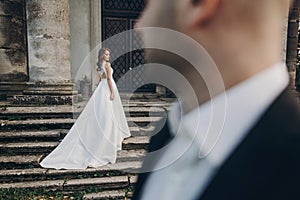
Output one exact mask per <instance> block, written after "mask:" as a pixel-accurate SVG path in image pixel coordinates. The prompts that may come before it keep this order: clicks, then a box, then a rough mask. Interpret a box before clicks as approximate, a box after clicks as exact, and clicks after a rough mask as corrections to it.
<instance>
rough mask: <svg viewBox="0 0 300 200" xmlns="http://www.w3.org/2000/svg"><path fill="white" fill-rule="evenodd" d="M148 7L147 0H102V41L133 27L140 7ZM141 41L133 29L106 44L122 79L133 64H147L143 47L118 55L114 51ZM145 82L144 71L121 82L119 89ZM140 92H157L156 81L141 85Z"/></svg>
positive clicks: (117, 77) (113, 65) (123, 50)
mask: <svg viewBox="0 0 300 200" xmlns="http://www.w3.org/2000/svg"><path fill="white" fill-rule="evenodd" d="M144 7H145V0H102V39H103V41H104V40H106V39H108V38H110V37H111V36H113V35H115V34H118V33H121V32H123V31H126V30H130V29H133V28H134V24H135V23H136V21H137V18H138V17H139V15H140V13H141V11H142V10H143V9H144ZM141 42H142V40H141V38H140V37H139V36H138V34H135V33H134V32H132V33H131V34H130V35H129V34H127V35H123V34H122V35H121V36H120V37H117V38H116V39H115V40H113V41H110V42H109V43H107V44H106V47H108V48H110V49H111V50H112V58H111V59H112V60H114V62H113V63H112V67H113V69H114V79H115V80H116V81H120V80H119V79H120V78H121V77H122V75H123V74H125V73H126V72H127V71H128V70H130V69H131V68H134V67H136V66H138V65H141V64H144V63H145V60H144V56H143V51H141V50H137V51H131V52H129V53H126V54H124V55H122V56H120V57H119V58H117V59H116V58H115V57H114V55H115V54H117V53H118V52H125V51H126V49H129V47H130V46H132V45H136V44H137V43H138V44H140V43H141ZM141 83H143V73H142V72H140V73H139V74H137V73H135V74H133V75H132V76H131V77H130V79H129V80H124V82H122V83H120V82H119V84H118V86H119V90H120V91H126V90H127V88H132V87H135V86H137V85H140V84H141ZM137 91H138V92H155V85H153V84H147V85H144V86H143V87H140V88H139V89H138V90H137Z"/></svg>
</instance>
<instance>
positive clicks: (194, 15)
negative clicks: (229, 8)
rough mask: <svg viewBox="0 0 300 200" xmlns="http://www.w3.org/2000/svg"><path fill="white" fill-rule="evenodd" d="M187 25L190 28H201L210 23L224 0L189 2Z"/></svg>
mask: <svg viewBox="0 0 300 200" xmlns="http://www.w3.org/2000/svg"><path fill="white" fill-rule="evenodd" d="M188 1H189V4H190V5H189V8H190V9H189V11H188V12H187V16H186V17H187V23H189V24H188V26H190V27H201V26H204V25H206V24H207V23H209V22H210V21H211V20H212V19H213V18H214V16H215V15H216V14H217V11H218V7H219V6H220V3H221V1H222V0H188Z"/></svg>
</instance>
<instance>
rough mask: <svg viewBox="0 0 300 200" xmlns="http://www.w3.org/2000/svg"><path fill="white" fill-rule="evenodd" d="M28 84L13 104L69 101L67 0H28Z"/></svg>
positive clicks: (68, 23)
mask: <svg viewBox="0 0 300 200" xmlns="http://www.w3.org/2000/svg"><path fill="white" fill-rule="evenodd" d="M26 3H27V5H26V7H27V30H28V49H29V81H30V82H29V83H28V88H27V90H25V91H24V93H23V94H24V95H25V96H23V97H18V98H16V99H15V103H16V102H17V103H40V104H71V103H72V95H73V92H72V91H73V84H72V83H71V65H70V22H69V20H70V17H69V0H27V1H26Z"/></svg>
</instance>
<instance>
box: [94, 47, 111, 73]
mask: <svg viewBox="0 0 300 200" xmlns="http://www.w3.org/2000/svg"><path fill="white" fill-rule="evenodd" d="M105 51H108V52H109V53H111V50H110V49H109V48H102V49H100V50H99V52H98V62H97V70H98V69H100V67H101V64H102V63H101V57H102V56H103V55H104V54H105Z"/></svg>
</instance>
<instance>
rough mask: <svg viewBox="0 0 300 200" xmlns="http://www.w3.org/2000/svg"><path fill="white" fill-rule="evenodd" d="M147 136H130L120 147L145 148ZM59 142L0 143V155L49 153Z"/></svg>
mask: <svg viewBox="0 0 300 200" xmlns="http://www.w3.org/2000/svg"><path fill="white" fill-rule="evenodd" d="M149 140H150V138H149V136H139V137H130V138H127V139H125V140H124V141H123V146H122V148H123V149H124V150H130V149H145V148H147V145H148V143H149ZM58 144H59V142H12V143H0V155H25V154H27V155H39V154H41V153H50V152H51V151H52V150H53V149H54V148H55V147H56V146H57V145H58Z"/></svg>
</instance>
